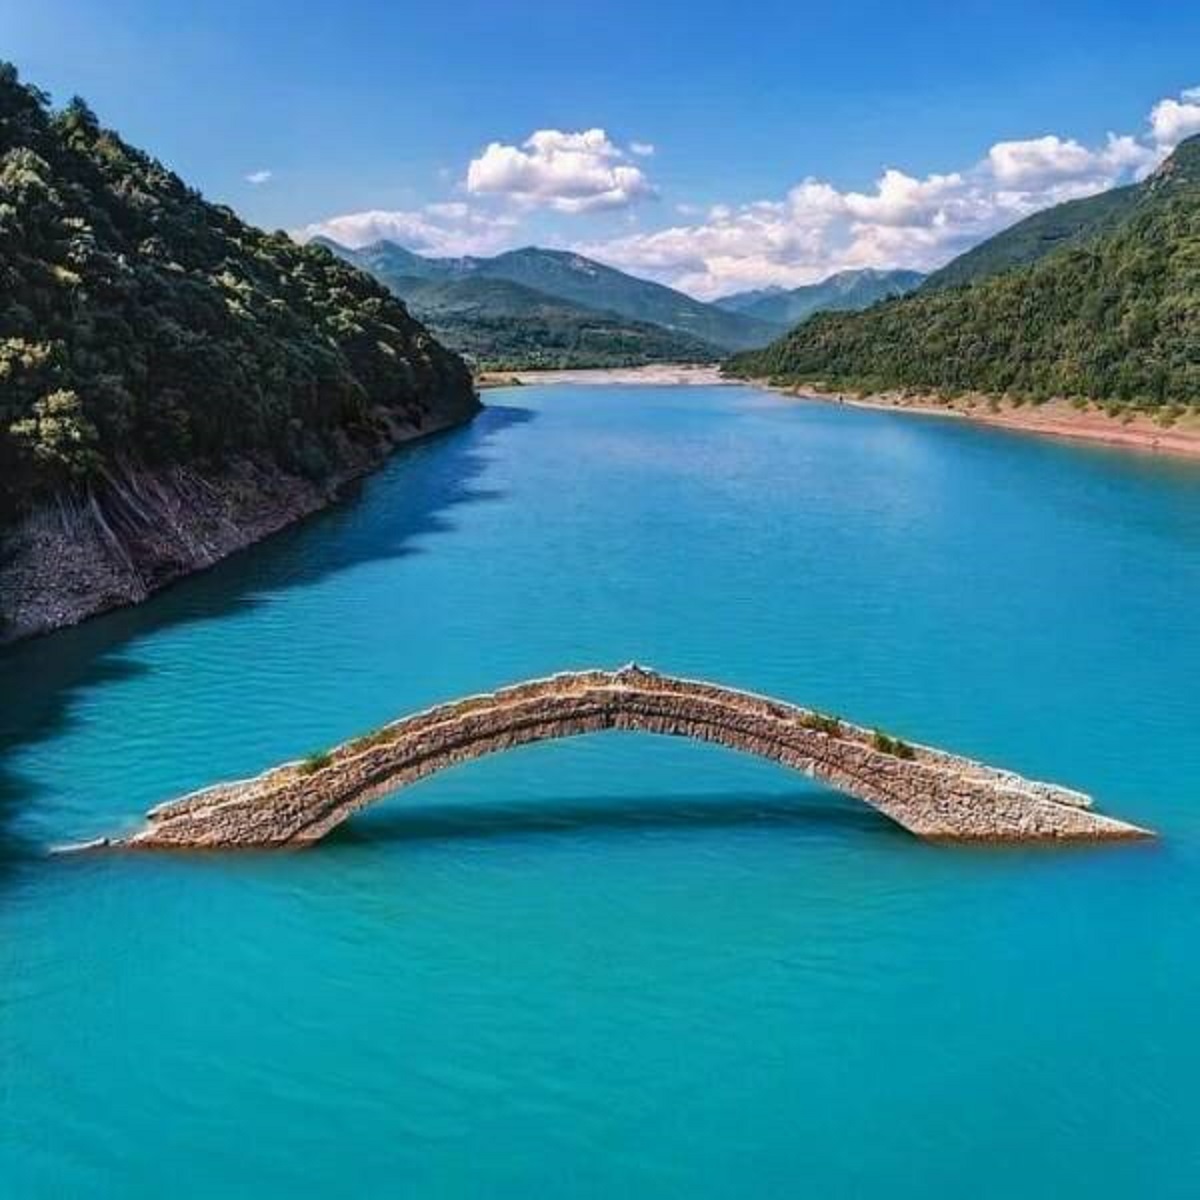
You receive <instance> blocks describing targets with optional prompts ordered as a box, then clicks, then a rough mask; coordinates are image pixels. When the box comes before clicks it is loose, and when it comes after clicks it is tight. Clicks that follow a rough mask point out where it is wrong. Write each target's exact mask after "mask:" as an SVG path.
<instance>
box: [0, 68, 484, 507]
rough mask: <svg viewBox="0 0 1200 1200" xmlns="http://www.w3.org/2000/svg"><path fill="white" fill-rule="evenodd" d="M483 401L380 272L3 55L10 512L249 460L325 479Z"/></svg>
mask: <svg viewBox="0 0 1200 1200" xmlns="http://www.w3.org/2000/svg"><path fill="white" fill-rule="evenodd" d="M475 406H476V401H475V399H474V396H473V392H472V386H471V380H470V376H469V374H468V372H467V370H466V367H465V366H464V364H463V363H462V361H461V360H460V359H459V358H457V357H456V356H454V355H452V354H450V353H448V352H447V351H445V350H443V349H442V347H441V346H440V345H438V344H437V342H436V341H435V340H434V339H433V338H432V337H431V336H430V335H429V334H428V333H427V332H426V331H425V330H424V329H423V328H422V327H421V326H420V325H419V324H418V323H417V322H416V321H414V320H413V319H412V318H411V317H410V316H409V315H408V313H407V312H406V311H405V310H404V307H403V306H402V305H401V304H398V303H397V302H396V301H395V299H394V298H393V297H392V296H391V295H390V294H389V293H388V292H387V291H386V289H384V288H382V287H380V286H379V285H378V284H377V283H376V282H375V281H374V280H372V279H370V278H369V277H368V276H366V275H364V274H363V273H361V272H359V271H356V270H353V269H351V268H350V267H348V266H346V265H344V264H343V263H341V262H339V261H337V260H336V259H335V258H333V257H332V256H331V255H329V254H327V253H326V252H324V251H322V250H320V249H315V248H314V249H310V248H304V247H300V246H297V245H296V244H295V243H294V242H292V241H291V239H289V238H288V237H287V236H286V235H285V234H283V233H275V234H267V233H263V232H262V231H260V230H257V229H254V228H252V227H250V226H248V225H246V224H245V223H243V222H242V221H240V220H239V219H238V218H237V217H236V216H235V215H234V214H233V213H232V212H231V211H230V210H229V209H227V208H223V207H220V206H217V205H213V204H208V203H206V202H205V201H204V200H203V199H201V197H200V196H199V194H198V193H197V192H195V191H194V190H193V189H191V188H189V187H188V186H187V185H186V184H184V183H183V182H182V181H181V180H180V179H179V178H178V177H177V176H175V175H173V174H172V173H171V172H170V171H168V170H166V169H165V168H164V167H163V166H162V165H161V164H159V163H158V162H156V161H154V160H153V159H152V158H150V157H148V156H147V155H145V154H143V153H142V152H140V151H138V150H135V149H134V148H132V147H131V146H128V145H127V144H126V143H125V142H123V141H122V140H121V138H120V137H118V136H117V135H116V134H115V133H113V132H111V131H109V130H105V129H102V128H101V127H100V125H99V124H98V122H97V121H96V118H95V116H94V115H93V114H92V113H91V112H90V110H89V109H88V108H87V106H86V105H85V104H84V103H83V102H82V101H73V102H72V103H71V104H70V105H68V106H67V108H66V109H65V110H63V111H62V112H61V113H58V114H52V113H51V112H50V110H49V108H48V105H47V101H46V98H45V96H43V95H42V94H41V93H40V92H38V91H37V90H36V89H34V88H31V87H27V86H23V85H22V84H21V83H20V82H19V80H18V78H17V74H16V71H15V69H14V68H12V67H11V66H7V65H0V520H3V519H6V518H12V517H13V516H15V515H16V514H17V513H18V512H19V511H21V510H22V509H24V508H27V507H28V506H30V505H31V504H33V503H35V502H37V501H38V500H39V499H42V498H45V497H50V496H55V495H58V494H61V493H62V492H63V491H64V490H75V491H79V490H84V491H88V490H95V489H102V488H103V486H104V485H105V484H108V483H111V482H112V481H113V480H115V479H117V478H118V477H120V476H123V475H127V474H128V473H129V472H131V471H133V470H136V469H138V468H140V467H155V466H166V465H174V464H183V463H187V464H216V465H220V464H222V463H223V462H224V461H225V460H227V459H228V458H229V457H230V456H234V455H238V454H251V455H254V456H256V457H258V458H260V459H262V460H269V461H271V462H274V463H277V464H279V466H280V467H281V468H282V469H285V470H290V471H297V472H302V473H305V474H307V475H309V476H320V475H322V474H324V473H327V472H329V471H331V470H332V469H334V468H336V466H337V465H338V461H339V458H340V457H342V456H343V455H344V454H345V453H346V452H347V450H348V449H353V447H354V446H355V445H357V446H359V447H362V446H365V445H368V444H379V443H381V442H383V441H386V440H388V439H389V438H390V437H391V436H392V432H393V428H394V426H395V425H396V424H398V423H399V424H404V425H406V426H408V427H410V428H421V427H423V426H426V425H430V424H445V423H446V422H447V421H449V420H453V419H460V418H462V417H465V416H466V415H469V414H470V413H471V412H472V411H474V408H475Z"/></svg>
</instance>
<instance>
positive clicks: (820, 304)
mask: <svg viewBox="0 0 1200 1200" xmlns="http://www.w3.org/2000/svg"><path fill="white" fill-rule="evenodd" d="M924 278H925V276H924V275H922V274H921V273H920V272H919V271H904V270H894V271H879V270H874V269H872V268H870V267H868V268H865V269H863V270H858V271H839V272H838V273H837V274H836V275H830V276H829V278H828V279H823V280H822V281H821V282H820V283H813V284H809V285H807V286H806V287H798V288H791V289H790V290H789V289H785V288H766V289H763V290H761V291H757V292H738V293H735V294H734V295H732V296H726V297H724V298H723V299H721V300H718V301H716V303H717V304H718V305H720V306H721V307H722V308H727V309H729V310H730V311H732V312H740V313H743V314H744V315H745V316H748V317H756V318H757V319H758V320H760V321H768V322H770V323H772V324H775V325H786V326H792V325H798V324H799V323H800V322H801V321H804V320H807V319H808V318H809V317H811V316H812V315H813V313H815V312H857V311H858V310H860V309H864V308H870V307H871V305H872V304H878V303H879V301H880V300H888V299H891V298H892V297H894V296H904V295H907V293H909V292H911V291H913V290H914V289H915V288H917V287H919V286H920V285H921V283H922V281H923V280H924Z"/></svg>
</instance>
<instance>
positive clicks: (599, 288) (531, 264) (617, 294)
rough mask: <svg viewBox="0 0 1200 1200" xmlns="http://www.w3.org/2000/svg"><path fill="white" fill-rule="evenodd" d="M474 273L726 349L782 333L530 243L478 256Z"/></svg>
mask: <svg viewBox="0 0 1200 1200" xmlns="http://www.w3.org/2000/svg"><path fill="white" fill-rule="evenodd" d="M476 271H477V272H478V274H480V275H483V276H485V277H488V278H492V279H510V280H512V281H513V282H514V283H522V284H524V285H525V286H526V287H531V288H534V289H536V290H537V291H539V292H545V293H547V294H548V295H551V296H557V297H559V298H560V299H563V300H570V301H572V302H573V303H575V304H584V305H586V306H587V307H589V308H592V309H597V310H599V311H603V312H611V313H616V314H618V315H619V316H622V317H627V318H630V319H632V320H635V321H648V322H650V323H651V324H654V325H661V326H663V328H665V329H670V330H675V331H678V332H682V333H687V334H690V335H691V336H692V337H695V338H699V339H701V340H702V341H705V342H709V343H711V344H712V345H714V346H718V347H720V348H721V349H725V350H736V349H742V348H745V347H750V346H763V345H766V344H767V342H769V341H770V340H771V339H772V338H773V337H776V336H777V335H778V333H779V327H778V326H776V325H772V324H769V323H767V322H764V321H759V320H756V319H755V318H753V317H747V316H743V315H742V314H741V313H731V312H725V311H723V310H722V309H720V308H717V307H716V305H713V304H705V303H704V302H703V301H702V300H696V299H694V298H693V297H691V296H687V295H684V293H683V292H677V291H675V290H674V289H673V288H669V287H665V286H664V285H663V284H661V283H651V282H650V281H649V280H646V279H637V278H635V277H634V276H632V275H626V274H625V272H623V271H617V270H614V269H613V268H612V267H606V266H604V264H603V263H598V262H594V261H593V260H592V259H590V258H584V257H583V256H582V255H579V254H571V253H569V252H567V251H563V250H541V249H538V248H536V247H532V246H531V247H527V248H526V249H524V250H512V251H510V252H509V253H507V254H498V255H497V256H496V257H495V258H490V259H483V260H480V261H479V265H478V266H477V267H476Z"/></svg>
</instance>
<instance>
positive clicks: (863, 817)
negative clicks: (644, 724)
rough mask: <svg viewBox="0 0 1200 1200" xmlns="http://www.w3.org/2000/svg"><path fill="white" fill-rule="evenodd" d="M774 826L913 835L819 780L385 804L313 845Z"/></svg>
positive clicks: (315, 849) (317, 849) (329, 847)
mask: <svg viewBox="0 0 1200 1200" xmlns="http://www.w3.org/2000/svg"><path fill="white" fill-rule="evenodd" d="M768 826H769V827H780V826H786V827H788V828H792V827H804V828H807V829H810V830H812V831H813V832H814V833H815V834H826V833H829V832H831V831H839V830H847V831H853V832H855V833H875V834H881V835H887V836H890V835H895V836H897V837H909V836H910V835H909V834H907V833H905V832H904V831H903V830H902V829H901V828H900V827H899V826H898V825H896V824H895V823H894V822H892V821H889V820H888V819H887V818H886V817H885V816H883V814H882V813H879V812H876V811H875V809H873V808H871V807H869V806H868V805H864V804H860V803H857V802H855V801H852V800H844V799H842V798H841V797H838V796H836V795H831V794H830V793H829V792H827V791H825V790H824V789H821V788H815V787H814V788H809V789H802V790H798V791H796V792H795V793H792V794H789V795H780V794H779V793H778V792H774V793H761V794H756V793H742V794H740V795H730V794H728V793H723V792H717V793H711V794H708V793H693V794H690V795H679V796H665V797H662V796H655V797H645V796H628V795H624V796H586V797H576V798H562V799H559V800H551V801H547V802H545V803H528V804H520V805H518V804H504V805H496V804H491V805H478V804H471V805H423V806H421V807H408V806H403V805H385V806H383V807H381V808H378V809H375V810H372V811H370V812H368V813H364V814H362V815H361V816H358V817H354V818H351V820H349V821H347V822H346V824H344V825H341V826H339V827H338V828H337V829H335V830H334V831H333V832H332V833H331V834H330V835H329V837H327V838H326V839H325V841H324V842H322V843H321V844H320V845H319V846H316V847H313V848H312V849H311V850H309V851H308V852H309V853H310V854H311V853H319V852H320V851H321V849H322V848H324V849H327V850H334V849H336V848H338V847H345V846H362V845H370V844H374V843H379V842H418V841H419V842H425V841H454V840H459V839H462V840H474V839H478V838H490V837H512V836H521V835H526V834H534V835H538V834H552V835H553V834H571V833H574V832H575V831H577V830H580V829H588V830H598V829H599V830H611V831H614V832H621V831H637V832H654V831H662V830H672V829H673V830H688V829H694V830H708V829H731V828H753V827H768Z"/></svg>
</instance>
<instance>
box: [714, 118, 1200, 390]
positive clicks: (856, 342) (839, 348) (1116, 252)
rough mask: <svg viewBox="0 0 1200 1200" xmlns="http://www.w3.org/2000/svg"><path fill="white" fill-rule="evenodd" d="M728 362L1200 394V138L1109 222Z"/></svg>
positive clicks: (842, 374) (948, 382)
mask: <svg viewBox="0 0 1200 1200" xmlns="http://www.w3.org/2000/svg"><path fill="white" fill-rule="evenodd" d="M1122 202H1123V201H1122ZM728 369H729V370H730V372H731V373H733V374H738V375H744V376H770V377H774V378H778V379H782V380H790V381H795V382H803V383H813V384H815V383H818V382H820V383H825V384H827V385H829V386H833V387H841V388H847V389H856V390H865V391H875V390H882V389H886V388H897V387H899V388H910V389H916V390H920V391H923V392H941V393H943V394H947V395H953V394H957V393H962V392H966V391H979V392H985V393H990V394H993V395H1011V396H1014V397H1018V398H1028V399H1034V400H1041V399H1046V398H1048V397H1052V396H1064V397H1071V398H1088V399H1093V400H1108V401H1120V402H1126V401H1133V402H1137V403H1142V404H1147V405H1168V404H1194V403H1196V402H1197V401H1200V137H1193V138H1191V139H1189V140H1188V141H1185V142H1183V143H1181V144H1180V146H1179V147H1178V148H1177V149H1176V151H1175V153H1174V154H1173V155H1172V156H1171V158H1169V159H1168V160H1167V161H1166V162H1165V163H1164V164H1163V166H1162V167H1160V168H1159V170H1158V171H1157V172H1155V174H1154V175H1153V176H1151V177H1150V178H1149V179H1148V180H1147V181H1146V182H1145V183H1143V184H1141V185H1139V187H1138V188H1137V191H1136V197H1135V202H1134V203H1133V204H1132V205H1130V206H1129V210H1128V212H1127V214H1126V215H1125V216H1124V218H1123V219H1122V220H1120V221H1118V222H1116V223H1115V225H1114V226H1113V227H1111V228H1109V229H1108V230H1107V232H1104V233H1101V234H1099V235H1097V236H1095V237H1093V238H1090V239H1083V240H1081V241H1079V242H1078V243H1075V244H1072V245H1069V246H1067V247H1066V248H1064V249H1060V250H1058V251H1056V252H1054V253H1052V254H1050V255H1048V256H1046V257H1043V258H1041V259H1039V260H1038V261H1037V262H1035V263H1033V264H1032V265H1030V266H1026V267H1022V268H1016V269H1012V270H1008V271H1005V272H1002V273H1000V274H998V275H993V276H990V277H988V278H984V279H981V280H980V281H979V282H977V283H974V284H970V285H967V286H962V287H955V288H944V289H940V290H933V291H928V290H925V289H922V290H921V291H919V292H917V293H915V294H913V295H910V296H907V297H904V298H903V299H900V300H894V301H889V302H887V303H884V304H881V305H879V306H877V307H876V308H873V309H871V310H870V311H868V312H865V313H859V314H821V315H818V316H815V317H813V318H812V319H811V320H809V321H808V322H806V323H805V324H804V325H802V326H800V327H799V328H798V329H796V330H794V331H793V332H792V333H790V334H789V335H787V336H786V337H784V338H781V339H780V340H779V341H777V342H775V343H774V344H773V345H771V346H769V347H768V348H767V349H766V350H762V351H757V352H752V353H747V354H741V355H737V356H735V357H734V358H733V359H732V360H731V361H730V363H729V366H728Z"/></svg>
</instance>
